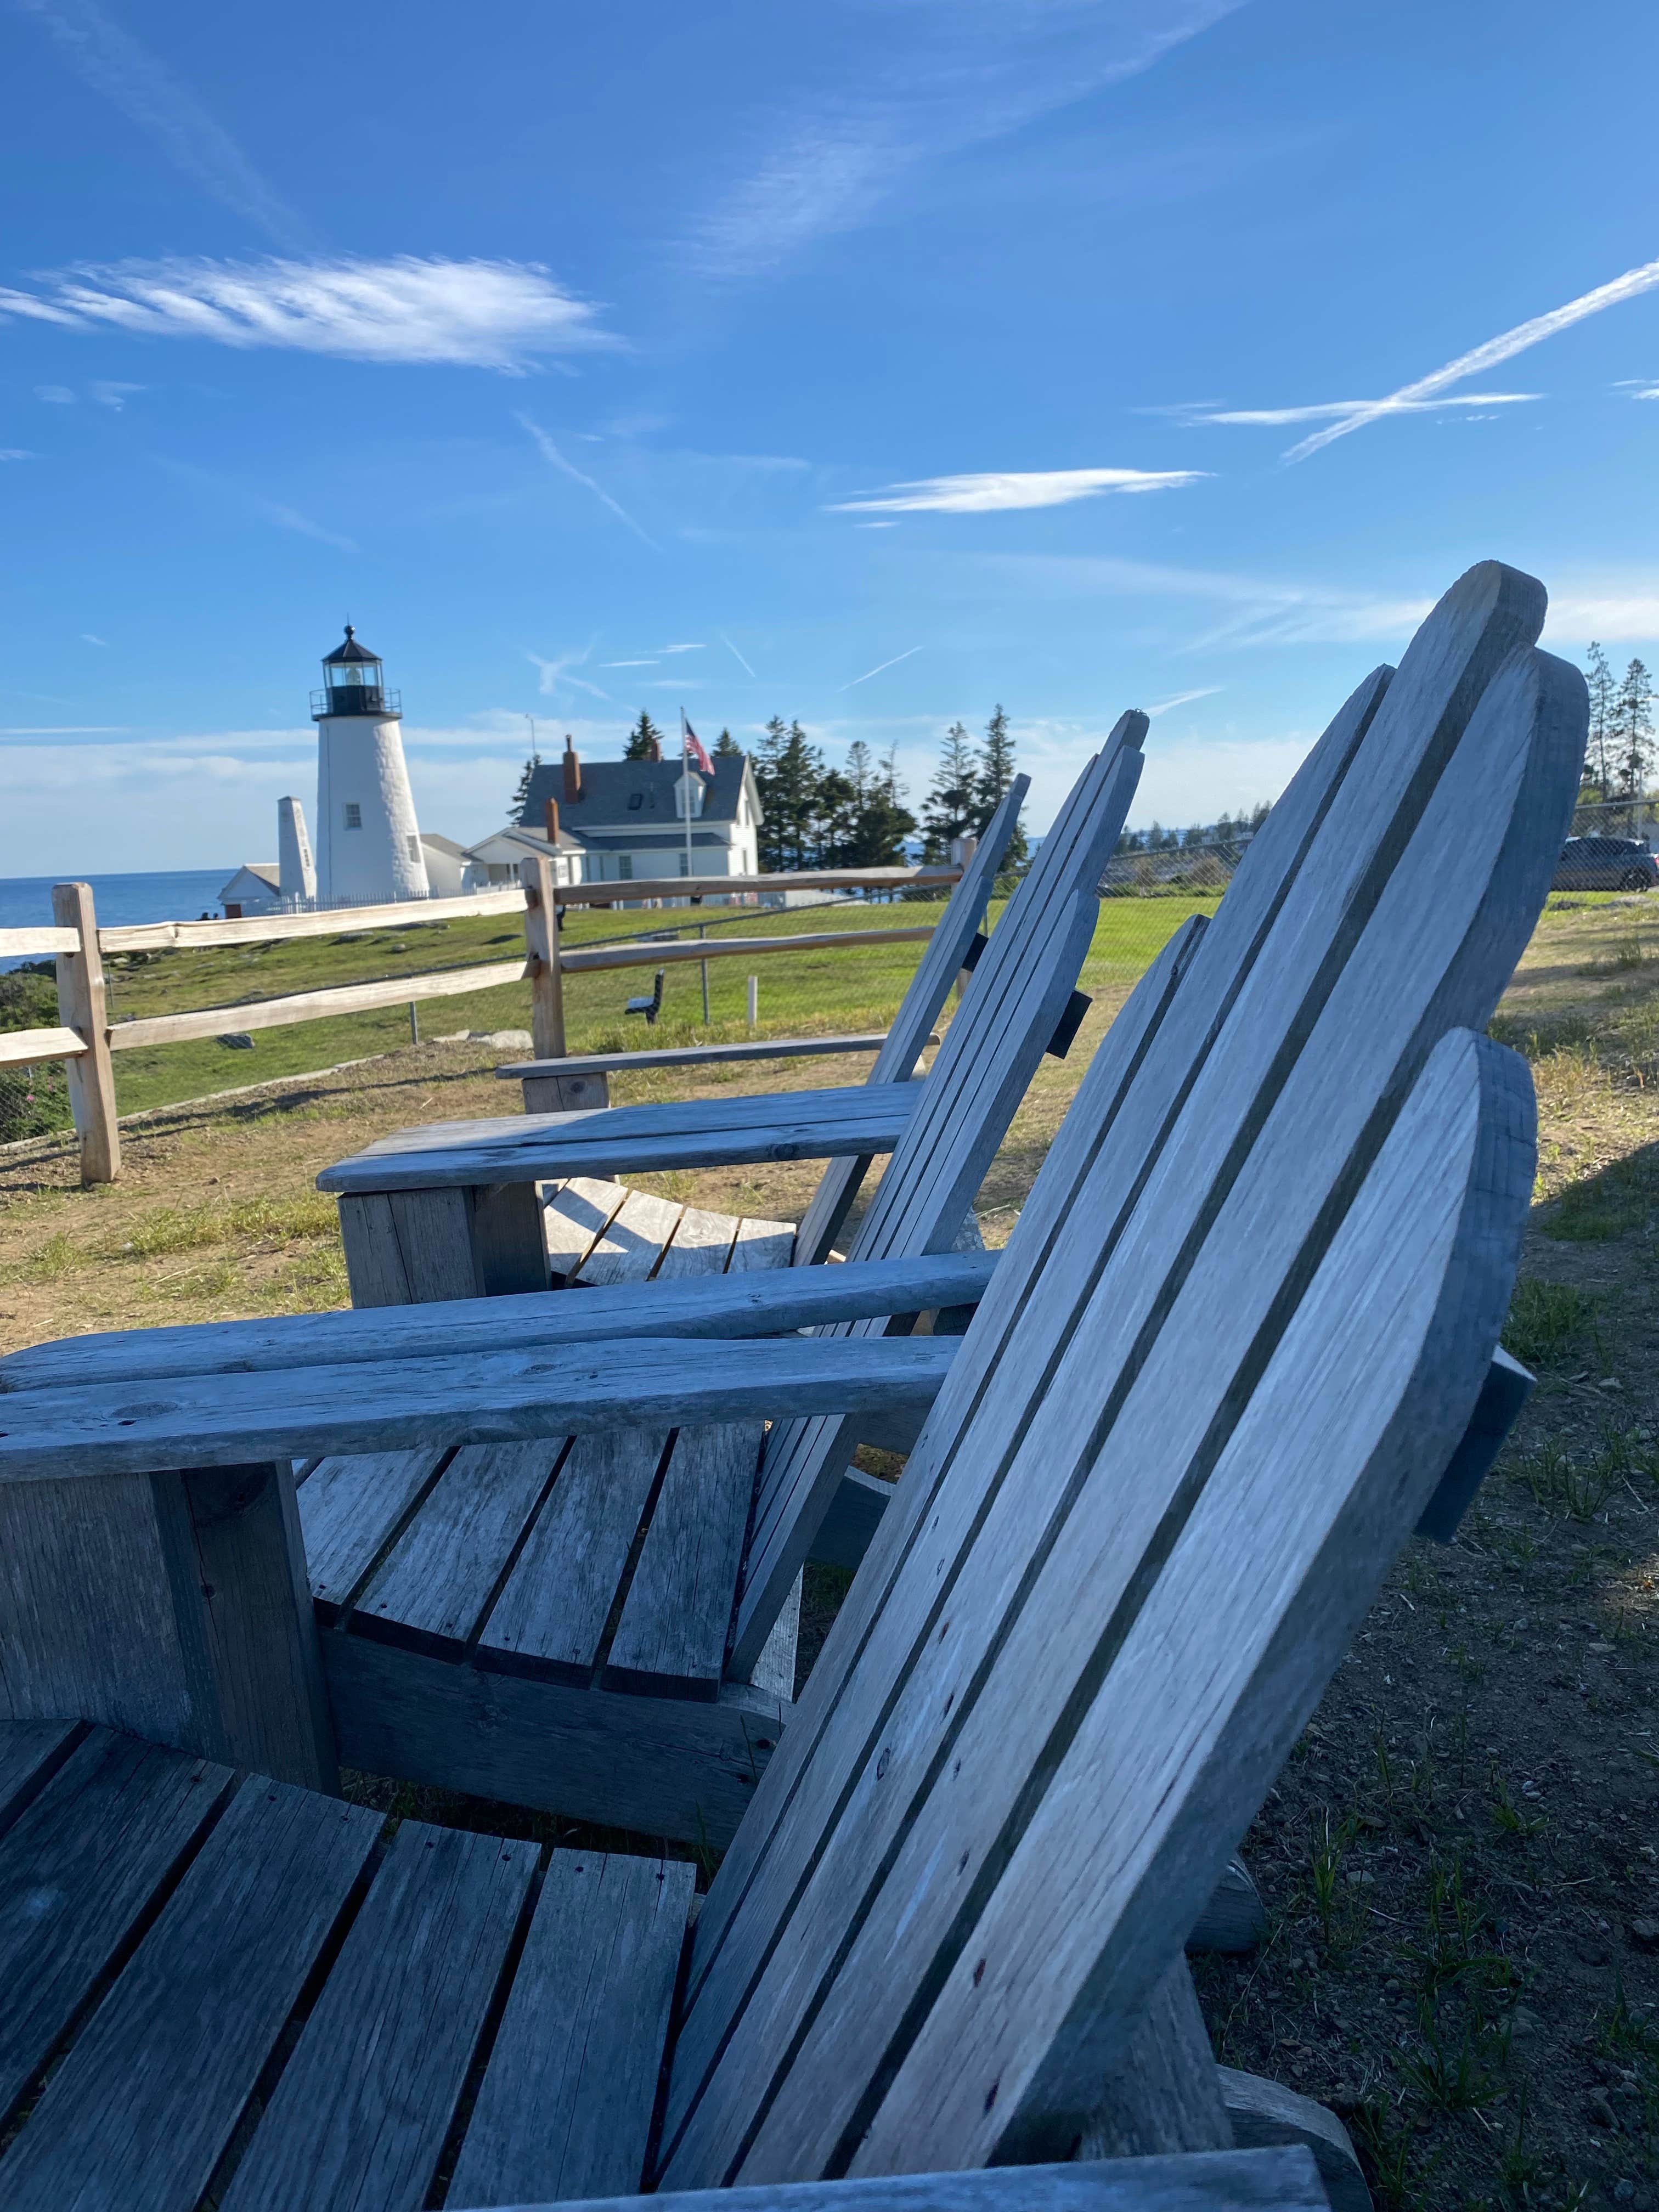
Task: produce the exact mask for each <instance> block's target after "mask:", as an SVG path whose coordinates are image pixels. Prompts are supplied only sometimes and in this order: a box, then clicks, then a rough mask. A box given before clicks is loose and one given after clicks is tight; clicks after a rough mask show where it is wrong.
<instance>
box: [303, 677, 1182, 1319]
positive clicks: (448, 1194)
mask: <svg viewBox="0 0 1659 2212" xmlns="http://www.w3.org/2000/svg"><path fill="white" fill-rule="evenodd" d="M1126 719H1128V720H1133V721H1134V722H1135V723H1136V724H1137V726H1138V727H1137V730H1136V732H1135V734H1134V747H1133V748H1132V750H1134V748H1138V745H1139V736H1140V734H1141V733H1144V732H1145V729H1146V721H1145V718H1144V717H1133V718H1126ZM1138 775H1139V754H1138V750H1136V751H1135V757H1134V758H1133V760H1129V759H1127V758H1126V759H1125V760H1124V761H1123V763H1122V764H1121V779H1120V780H1121V798H1122V804H1123V809H1124V811H1125V812H1127V809H1128V804H1129V800H1130V799H1131V798H1132V797H1133V790H1134V784H1135V781H1136V779H1137V777H1138ZM1029 787H1030V778H1029V777H1027V776H1023V775H1022V776H1016V777H1015V779H1014V781H1013V783H1012V786H1011V787H1010V788H1009V790H1008V792H1007V793H1006V796H1005V797H1004V799H1002V802H1001V804H1000V805H999V806H998V807H997V809H996V811H995V812H994V814H993V815H992V817H991V819H990V820H989V822H987V824H986V826H985V833H984V835H983V836H982V837H981V840H980V842H979V846H978V848H977V850H976V851H975V854H974V857H973V859H972V860H971V861H970V862H969V866H967V868H966V869H965V870H964V871H963V875H962V878H961V879H960V881H959V882H958V883H957V886H956V889H955V890H953V891H952V892H951V896H950V898H949V900H948V901H947V902H946V904H945V911H944V913H943V914H942V915H940V916H939V923H938V926H937V927H936V928H935V929H934V931H933V935H932V937H931V938H930V939H929V940H928V944H927V950H926V951H924V953H923V954H922V957H921V961H920V962H919V963H917V967H916V972H915V975H913V976H912V977H911V979H910V983H909V987H908V989H907V990H906V992H905V994H904V997H903V1000H902V1002H901V1004H900V1006H899V1009H898V1012H897V1013H896V1015H895V1016H894V1018H893V1020H892V1023H891V1025H890V1028H889V1030H888V1033H887V1036H886V1039H885V1041H884V1043H883V1045H882V1048H881V1050H880V1051H879V1052H878V1054H877V1055H876V1058H875V1061H874V1064H873V1065H872V1068H871V1070H870V1074H869V1077H868V1079H867V1080H866V1082H864V1083H862V1084H858V1085H850V1086H846V1087H842V1088H840V1089H835V1090H828V1091H787V1092H784V1093H783V1094H781V1096H774V1097H759V1098H747V1097H744V1098H738V1099H701V1100H690V1101H686V1102H684V1103H676V1104H672V1105H667V1106H646V1107H632V1108H624V1109H621V1110H620V1111H618V1112H617V1113H610V1112H601V1113H599V1114H594V1113H592V1112H586V1113H579V1112H573V1111H567V1110H564V1109H562V1104H561V1102H560V1100H559V1099H557V1098H555V1097H551V1096H550V1095H549V1093H550V1091H555V1090H557V1089H558V1088H559V1087H560V1085H561V1080H562V1079H559V1078H556V1077H549V1076H539V1075H538V1076H532V1077H529V1078H526V1082H525V1105H526V1112H527V1114H528V1115H532V1116H533V1117H534V1118H533V1119H532V1120H531V1121H528V1122H526V1121H523V1120H520V1119H519V1118H518V1117H517V1116H513V1117H512V1118H511V1119H506V1120H502V1119H496V1120H474V1121H456V1122H441V1123H436V1124H434V1125H431V1126H429V1127H426V1128H422V1129H412V1130H401V1131H399V1132H398V1133H396V1134H395V1135H393V1136H391V1137H388V1138H386V1139H382V1140H381V1141H380V1143H379V1144H378V1145H374V1146H370V1147H369V1148H368V1152H366V1153H363V1154H362V1155H360V1156H359V1157H358V1158H356V1159H352V1160H347V1161H344V1162H343V1163H342V1164H341V1165H340V1166H339V1167H338V1168H335V1169H331V1170H328V1171H327V1172H326V1173H325V1175H324V1176H321V1177H319V1184H320V1187H321V1188H324V1189H328V1190H334V1191H337V1193H338V1194H339V1207H340V1234H341V1237H342V1240H343V1243H344V1245H345V1251H346V1266H347V1271H348V1273H349V1278H350V1281H351V1297H352V1304H354V1305H358V1306H378V1305H402V1304H407V1303H410V1301H414V1300H435V1299H446V1298H456V1297H473V1296H476V1295H478V1294H480V1293H482V1294H484V1295H500V1294H501V1293H503V1292H511V1291H534V1290H544V1289H545V1288H546V1287H547V1284H548V1279H549V1275H550V1273H551V1274H552V1276H553V1277H554V1278H555V1279H556V1280H558V1281H561V1282H566V1281H568V1282H571V1283H581V1284H584V1285H592V1284H597V1283H614V1282H619V1281H628V1280H632V1281H638V1280H641V1279H644V1278H645V1277H647V1276H648V1275H649V1274H650V1273H653V1270H655V1269H656V1268H658V1267H661V1266H663V1265H666V1267H667V1269H668V1272H669V1274H670V1275H671V1276H673V1275H675V1274H678V1273H692V1274H707V1273H718V1272H719V1271H720V1267H721V1265H722V1263H723V1262H724V1264H726V1266H728V1267H733V1268H735V1269H736V1270H737V1271H738V1272H748V1271H750V1270H752V1269H753V1268H755V1267H782V1266H785V1265H787V1264H788V1263H789V1261H791V1260H792V1259H793V1261H794V1262H795V1264H796V1265H798V1266H802V1267H805V1266H811V1265H813V1264H815V1263H816V1262H817V1261H822V1260H823V1259H825V1258H827V1257H828V1255H829V1248H830V1246H831V1244H832V1243H834V1241H835V1238H836V1234H837V1232H838V1231H839V1230H840V1229H841V1226H842V1223H843V1222H844V1221H845V1220H846V1218H847V1216H848V1212H849V1211H850V1209H851V1207H852V1205H853V1201H854V1198H855V1197H856V1196H857V1194H858V1191H859V1187H860V1183H861V1182H862V1181H863V1179H864V1176H865V1175H866V1172H867V1171H868V1170H869V1168H870V1166H871V1164H872V1160H873V1158H874V1157H875V1155H876V1154H877V1153H878V1152H889V1151H890V1150H891V1149H892V1146H893V1145H894V1143H895V1142H896V1139H897V1137H898V1135H899V1133H901V1132H902V1129H903V1128H904V1127H905V1124H906V1122H907V1121H908V1118H909V1116H910V1115H911V1114H912V1113H913V1112H914V1111H915V1106H916V1103H917V1097H918V1087H917V1085H916V1084H915V1081H914V1080H913V1078H914V1077H915V1069H916V1066H917V1063H918V1061H919V1060H920V1058H921V1053H922V1051H923V1048H925V1047H926V1045H927V1042H928V1040H929V1038H930V1036H932V1034H933V1024H935V1022H937V1021H938V1019H939V1013H940V1010H941V1009H942V1008H943V1006H944V1005H945V998H946V995H947V994H948V993H949V991H950V988H951V984H952V983H953V982H954V981H956V979H957V975H959V974H960V973H961V971H962V969H963V966H964V964H966V963H969V962H970V961H972V960H973V959H974V957H975V945H976V943H979V942H982V940H981V939H980V938H979V936H978V933H979V930H980V927H981V923H982V922H983V921H984V919H985V909H986V906H987V902H988V901H989V899H990V896H991V890H992V887H993V885H994V882H995V879H996V873H997V870H998V868H999V867H1000V866H1001V864H1002V860H1003V856H1004V855H1005V854H1006V851H1007V849H1008V841H1009V839H1010V838H1011V837H1012V836H1013V832H1014V825H1015V823H1017V822H1018V818H1019V810H1020V807H1021V805H1023V804H1024V798H1025V793H1026V792H1027V790H1028V789H1029ZM1110 791H1111V795H1112V798H1113V799H1115V798H1116V796H1117V795H1118V791H1119V785H1118V784H1117V783H1114V784H1113V785H1112V786H1111V787H1110ZM1120 827H1121V823H1120ZM1057 857H1058V856H1057ZM1047 910H1048V902H1047V901H1046V900H1045V899H1043V898H1042V897H1041V896H1037V895H1035V894H1034V895H1033V896H1031V897H1030V898H1028V899H1027V900H1026V901H1025V902H1024V905H1023V907H1022V908H1021V913H1020V915H1018V916H1017V917H1016V918H1015V929H1016V933H1018V932H1019V931H1020V930H1022V929H1024V928H1030V927H1037V928H1041V927H1042V921H1043V917H1044V915H1045V914H1046V912H1047ZM594 1131H598V1132H599V1134H600V1136H601V1139H602V1140H603V1141H602V1142H601V1144H600V1146H599V1148H598V1150H597V1151H596V1150H595V1148H594V1146H593V1145H592V1143H591V1142H587V1143H584V1144H581V1145H580V1146H576V1147H575V1148H574V1149H573V1139H577V1138H580V1137H581V1136H582V1135H583V1133H585V1132H586V1133H592V1132H594ZM503 1142H504V1143H505V1144H506V1145H507V1147H508V1149H509V1151H510V1152H513V1153H514V1154H516V1153H517V1152H519V1151H521V1150H524V1149H526V1148H527V1149H528V1152H529V1155H530V1158H529V1162H528V1164H527V1166H526V1165H524V1164H521V1163H517V1162H516V1161H515V1162H514V1163H511V1164H509V1165H508V1167H507V1170H505V1172H506V1173H507V1174H508V1175H510V1176H513V1178H514V1179H513V1180H511V1181H502V1180H501V1174H502V1172H503V1171H502V1170H501V1167H500V1166H499V1164H495V1163H493V1162H492V1164H489V1166H488V1167H487V1168H486V1169H484V1170H482V1171H481V1170H478V1168H477V1162H476V1160H475V1158H474V1155H475V1154H476V1153H477V1151H478V1148H479V1147H480V1146H483V1147H485V1148H486V1149H488V1150H491V1151H493V1150H494V1149H495V1147H497V1146H500V1145H501V1143H503ZM860 1145H863V1146H866V1150H864V1151H862V1152H861V1151H860V1149H859V1147H860ZM784 1146H787V1147H790V1148H791V1149H788V1150H781V1149H780V1148H781V1147H784ZM848 1146H850V1147H851V1149H850V1150H848ZM561 1147H562V1149H561ZM417 1148H418V1149H419V1150H420V1151H421V1152H422V1153H425V1152H434V1153H435V1154H436V1155H437V1156H438V1157H437V1158H436V1160H435V1162H434V1161H426V1162H425V1163H424V1164H425V1165H426V1166H427V1168H428V1171H429V1174H428V1180H427V1181H426V1182H410V1181H409V1180H408V1179H407V1177H408V1170H407V1167H406V1166H405V1165H404V1164H401V1163H402V1161H403V1156H404V1155H405V1154H407V1153H409V1152H410V1151H411V1150H412V1149H417ZM817 1152H823V1153H824V1154H825V1155H826V1156H827V1157H828V1159H829V1164H828V1166H827V1167H826V1169H825V1170H824V1174H823V1179H822V1181H821V1182H820V1184H819V1187H818V1189H817V1193H816V1194H815V1195H814V1198H813V1200H812V1203H811V1206H809V1208H808V1209H807V1212H806V1214H805V1218H803V1220H802V1222H801V1225H800V1227H799V1230H798V1231H797V1230H795V1229H793V1228H792V1227H791V1225H789V1224H787V1223H786V1222H776V1221H752V1222H751V1221H740V1220H735V1219H732V1218H730V1217H728V1216H726V1215H721V1214H709V1213H707V1212H704V1211H703V1210H702V1209H701V1208H696V1207H692V1208H685V1207H681V1206H670V1205H666V1204H665V1202H664V1201H663V1200H660V1199H656V1198H653V1197H652V1196H650V1195H649V1194H648V1193H647V1192H644V1191H630V1190H629V1189H628V1188H626V1187H624V1186H623V1185H622V1184H618V1183H615V1182H605V1183H603V1184H601V1183H599V1182H594V1181H592V1179H591V1177H588V1176H584V1174H583V1170H592V1169H598V1170H599V1172H600V1173H601V1174H602V1175H604V1176H610V1174H611V1170H612V1169H613V1168H617V1167H620V1168H633V1169H635V1170H639V1169H641V1168H652V1167H707V1166H710V1165H713V1164H731V1163H732V1162H740V1161H748V1160H757V1159H768V1158H812V1157H813V1156H814V1155H815V1154H816V1153H817ZM434 1169H435V1172H430V1171H431V1170H434ZM550 1176H556V1177H558V1178H559V1180H558V1181H557V1182H556V1183H555V1185H554V1187H553V1188H551V1189H550V1190H548V1189H544V1188H542V1187H541V1186H542V1185H544V1184H545V1182H547V1180H548V1178H549V1177H550ZM570 1176H574V1177H576V1178H577V1180H576V1182H574V1185H573V1184H572V1183H571V1182H569V1181H568V1180H567V1178H568V1177H570ZM670 1248H671V1249H672V1253H673V1256H672V1258H671V1259H668V1258H666V1254H667V1252H668V1250H669V1249H670Z"/></svg>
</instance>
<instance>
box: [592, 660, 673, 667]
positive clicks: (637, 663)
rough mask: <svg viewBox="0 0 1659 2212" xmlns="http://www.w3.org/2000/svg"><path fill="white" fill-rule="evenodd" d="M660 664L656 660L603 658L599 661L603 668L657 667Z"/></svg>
mask: <svg viewBox="0 0 1659 2212" xmlns="http://www.w3.org/2000/svg"><path fill="white" fill-rule="evenodd" d="M599 665H600V667H601V668H655V667H658V666H659V665H660V664H659V662H657V661H654V660H602V661H601V662H600V663H599Z"/></svg>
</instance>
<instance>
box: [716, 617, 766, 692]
mask: <svg viewBox="0 0 1659 2212" xmlns="http://www.w3.org/2000/svg"><path fill="white" fill-rule="evenodd" d="M720 643H721V644H722V645H723V646H724V647H726V651H727V652H728V653H730V654H731V656H732V659H733V660H735V661H736V662H737V664H738V667H739V668H740V669H742V671H743V672H744V675H745V676H746V677H748V678H749V679H750V683H753V684H758V683H759V681H760V678H758V677H757V675H756V673H755V671H754V670H753V669H752V668H751V667H750V665H749V663H748V662H747V661H746V660H745V659H744V657H743V655H742V654H741V653H739V652H738V648H737V647H736V646H735V645H733V644H732V641H731V639H730V638H729V637H727V635H726V632H725V631H724V630H722V631H721V632H720Z"/></svg>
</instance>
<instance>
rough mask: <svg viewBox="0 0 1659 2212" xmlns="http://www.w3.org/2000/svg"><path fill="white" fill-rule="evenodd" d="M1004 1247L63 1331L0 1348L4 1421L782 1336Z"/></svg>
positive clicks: (983, 1264)
mask: <svg viewBox="0 0 1659 2212" xmlns="http://www.w3.org/2000/svg"><path fill="white" fill-rule="evenodd" d="M996 1259H997V1255H996V1254H995V1253H994V1252H939V1253H930V1254H928V1255H926V1256H925V1257H923V1258H921V1259H915V1260H866V1261H852V1262H850V1263H849V1264H848V1265H846V1266H839V1267H780V1268H775V1269H768V1270H765V1271H763V1272H760V1273H755V1274H752V1275H750V1274H738V1275H695V1276H692V1277H690V1278H689V1279H686V1280H684V1281H682V1282H651V1283H614V1284H607V1285H605V1286H604V1287H602V1288H596V1289H593V1290H581V1291H559V1292H550V1291H525V1292H522V1293H520V1294H519V1295H517V1296H514V1297H500V1298H456V1299H450V1300H441V1301H435V1302H434V1303H433V1304H427V1305H415V1306H370V1307H368V1308H365V1309H363V1310H359V1311H352V1310H346V1311H344V1312H340V1313H323V1314H281V1315H276V1316H272V1317H271V1318H270V1319H269V1320H265V1321H209V1322H190V1323H187V1324H186V1325H185V1326H183V1327H181V1328H132V1329H116V1330H112V1331H110V1332H108V1333H107V1334H102V1335H97V1336H70V1337H64V1338H63V1339H61V1340H59V1341H58V1342H57V1343H55V1344H38V1345H32V1346H30V1347H29V1348H28V1350H27V1351H26V1352H12V1353H10V1354H9V1356H8V1357H7V1358H3V1359H0V1428H4V1426H5V1425H6V1421H5V1415H6V1413H7V1412H8V1411H9V1410H11V1409H10V1407H9V1404H8V1398H7V1395H6V1394H7V1393H9V1392H11V1391H21V1390H46V1389H77V1390H78V1389H90V1388H94V1387H95V1386H97V1385H100V1384H105V1383H151V1382H156V1381H161V1380H164V1379H166V1378H167V1377H169V1376H190V1375H196V1376H209V1375H244V1374H251V1373H255V1372H264V1371H270V1370H273V1369H278V1368H296V1367H341V1366H346V1365H351V1364H356V1363H357V1362H359V1361H362V1360H386V1359H422V1360H425V1359H446V1358H458V1357H460V1356H461V1355H463V1354H477V1353H480V1352H497V1351H499V1350H500V1349H501V1346H502V1344H503V1343H507V1344H510V1345H513V1346H516V1347H518V1348H519V1349H520V1350H521V1351H532V1350H542V1351H550V1350H551V1349H553V1348H554V1347H555V1346H559V1345H575V1344H607V1343H617V1344H621V1343H624V1342H626V1341H627V1340H629V1339H630V1338H634V1337H642V1336H648V1337H670V1336H671V1337H744V1336H778V1335H781V1334H784V1333H785V1332H787V1331H788V1330H790V1329H797V1328H811V1327H812V1326H813V1325H815V1324H817V1323H826V1322H838V1321H863V1320H871V1319H875V1318H878V1317H879V1316H883V1315H885V1314H907V1313H925V1312H927V1311H929V1310H933V1309H936V1308H938V1307H940V1306H946V1307H949V1306H964V1305H972V1304H977V1302H978V1300H979V1299H980V1298H981V1297H982V1296H983V1294H984V1292H985V1291H986V1289H987V1286H988V1285H989V1283H990V1280H991V1277H992V1274H993V1273H994V1270H995V1267H996Z"/></svg>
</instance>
